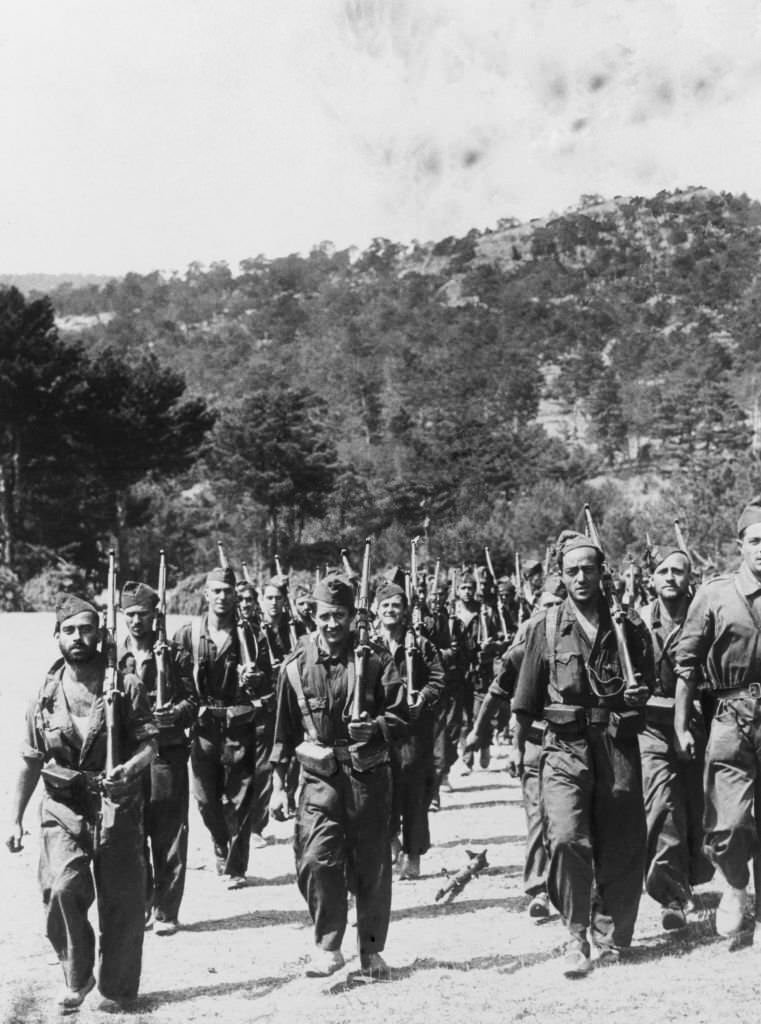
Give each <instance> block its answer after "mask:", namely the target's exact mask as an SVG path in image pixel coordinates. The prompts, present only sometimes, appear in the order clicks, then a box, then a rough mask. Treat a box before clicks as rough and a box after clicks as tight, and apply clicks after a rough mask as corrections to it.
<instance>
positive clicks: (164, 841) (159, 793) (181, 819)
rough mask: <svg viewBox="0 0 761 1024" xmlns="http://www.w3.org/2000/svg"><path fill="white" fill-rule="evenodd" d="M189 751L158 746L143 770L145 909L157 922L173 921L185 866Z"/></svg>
mask: <svg viewBox="0 0 761 1024" xmlns="http://www.w3.org/2000/svg"><path fill="white" fill-rule="evenodd" d="M189 789H190V787H189V783H188V751H187V748H186V747H185V746H184V745H182V744H178V745H177V746H172V747H167V748H166V749H160V750H159V754H158V757H157V758H156V759H155V760H154V761H153V762H152V764H151V767H150V770H149V772H146V799H145V864H146V894H147V899H146V903H147V908H148V909H149V910H150V909H153V911H154V912H155V916H156V920H157V921H176V920H177V915H178V914H179V911H180V903H181V902H182V896H183V893H184V891H185V872H186V870H187V865H188V803H189Z"/></svg>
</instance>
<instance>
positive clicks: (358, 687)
mask: <svg viewBox="0 0 761 1024" xmlns="http://www.w3.org/2000/svg"><path fill="white" fill-rule="evenodd" d="M372 543H373V542H372V540H371V539H370V538H369V537H368V538H367V539H366V540H365V552H364V556H363V558H362V576H361V578H360V581H359V595H358V597H357V647H356V654H355V664H356V680H355V683H354V698H353V701H352V710H351V714H352V718H353V719H354V721H358V720H359V718H360V717H361V715H362V705H363V704H364V699H363V698H364V692H363V691H364V682H365V659H366V658H367V653H368V650H369V647H370V548H371V547H372Z"/></svg>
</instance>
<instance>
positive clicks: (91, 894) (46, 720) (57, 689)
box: [21, 660, 158, 1001]
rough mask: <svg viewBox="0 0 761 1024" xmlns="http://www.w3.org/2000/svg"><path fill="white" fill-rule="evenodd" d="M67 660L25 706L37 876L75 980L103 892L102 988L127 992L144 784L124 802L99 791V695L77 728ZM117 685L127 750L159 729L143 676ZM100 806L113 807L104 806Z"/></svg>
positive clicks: (75, 983) (133, 971)
mask: <svg viewBox="0 0 761 1024" xmlns="http://www.w3.org/2000/svg"><path fill="white" fill-rule="evenodd" d="M64 669H65V663H64V661H63V660H60V661H57V662H56V663H55V664H54V665H53V667H52V668H51V670H50V672H49V673H48V675H47V678H46V680H45V683H44V684H43V686H42V689H41V690H40V693H39V695H38V697H37V699H36V700H35V702H34V703H33V705H32V706H31V708H30V709H29V712H28V714H27V719H26V736H25V741H24V744H23V746H22V750H21V753H22V755H23V757H24V758H25V759H27V760H31V761H37V762H39V763H41V764H42V777H43V781H44V784H45V791H44V794H43V797H42V807H41V826H42V835H41V843H40V864H39V879H40V886H41V888H42V896H43V904H44V909H45V918H46V928H47V936H48V938H49V939H50V942H51V943H52V945H53V948H54V949H55V951H56V954H57V955H58V958H59V960H60V961H61V964H62V966H63V970H64V975H65V977H66V983H67V985H68V986H69V988H70V989H72V990H77V989H83V987H84V986H85V985H86V984H87V981H88V979H89V978H90V977H91V976H92V973H93V965H94V962H95V935H94V933H93V929H92V926H91V925H90V923H89V921H88V919H87V914H88V910H89V908H90V906H91V905H92V903H93V901H94V900H95V899H96V898H97V903H98V922H99V929H100V931H99V939H100V941H99V950H98V955H99V960H100V972H99V980H98V984H99V988H100V991H101V992H102V994H103V995H104V996H106V997H107V998H109V999H114V1000H118V1001H123V1000H130V999H133V998H134V997H135V996H136V995H137V991H138V986H139V982H140V968H141V961H142V950H143V930H144V921H145V919H144V912H143V900H144V893H145V862H144V859H143V796H142V785H141V780H140V779H139V778H138V779H137V780H136V781H135V783H134V784H132V786H131V792H130V793H129V794H128V795H127V796H125V797H123V798H121V799H120V800H119V802H118V804H113V803H111V802H110V801H108V802H107V801H105V799H104V798H102V797H101V795H100V791H99V785H98V783H99V779H100V777H101V776H102V774H103V772H104V768H105V763H106V724H105V712H104V702H103V697H97V698H96V700H95V702H94V703H93V705H92V708H91V711H90V715H89V718H88V720H87V723H86V728H85V732H84V735H83V736H82V735H80V733H79V731H78V729H77V727H76V723H75V721H74V719H73V718H72V714H71V712H70V710H69V706H68V702H67V700H66V695H65V693H64V689H63V682H62V680H63V672H64ZM121 690H122V694H121V696H120V698H119V699H118V707H119V711H118V727H117V728H118V735H117V746H118V749H119V751H120V755H121V760H126V759H127V758H128V757H129V756H130V754H131V753H132V752H133V751H134V750H135V749H136V748H137V746H138V744H140V743H141V742H142V741H144V740H149V739H152V738H153V737H154V736H155V735H156V733H157V731H158V730H157V729H156V727H155V726H154V724H153V720H152V716H151V711H150V707H149V705H148V701H147V699H146V696H145V692H144V690H143V688H142V686H141V684H140V681H139V680H138V679H137V678H136V677H135V676H131V675H129V676H126V677H125V678H124V679H123V680H122V681H121ZM106 803H108V807H107V808H106V806H105V805H106ZM104 809H106V810H107V811H111V812H112V813H106V814H103V811H104ZM93 881H94V885H93Z"/></svg>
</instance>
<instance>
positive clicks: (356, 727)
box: [349, 711, 378, 743]
mask: <svg viewBox="0 0 761 1024" xmlns="http://www.w3.org/2000/svg"><path fill="white" fill-rule="evenodd" d="M377 729H378V726H377V725H376V724H375V722H374V721H373V719H372V718H369V717H368V714H367V712H366V711H363V712H362V714H361V715H360V717H359V718H353V719H352V720H351V721H350V722H349V736H350V737H351V738H352V740H353V741H354V742H355V743H367V742H368V741H369V740H371V739H372V737H373V736H374V735H375V733H376V731H377Z"/></svg>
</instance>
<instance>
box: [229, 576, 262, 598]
mask: <svg viewBox="0 0 761 1024" xmlns="http://www.w3.org/2000/svg"><path fill="white" fill-rule="evenodd" d="M235 592H236V594H238V595H241V594H253V595H254V597H256V596H257V593H258V592H257V589H256V587H255V586H254V584H253V583H252V582H251V581H250V580H239V581H238V582H237V583H236V584H235Z"/></svg>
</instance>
